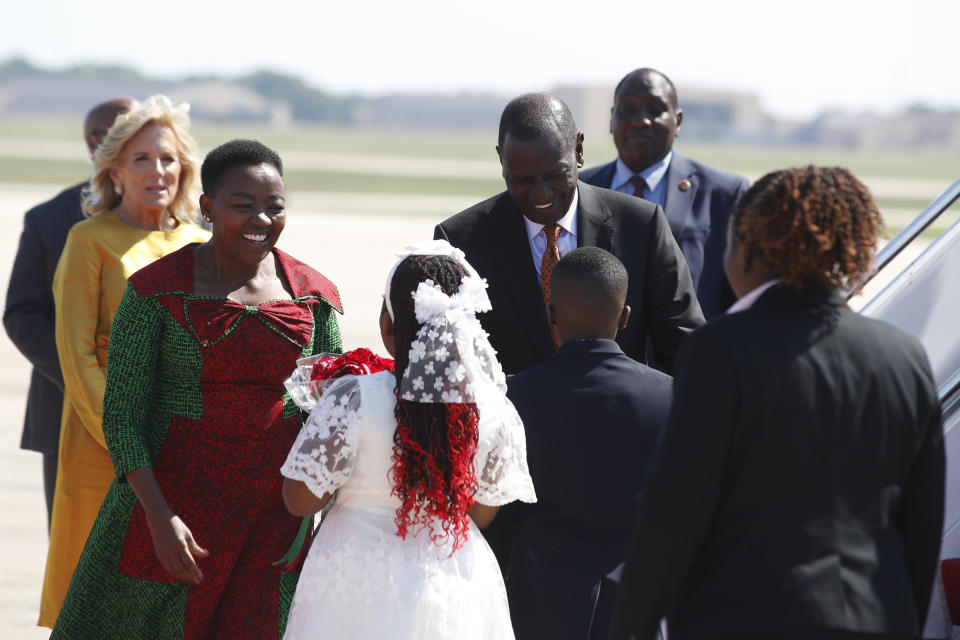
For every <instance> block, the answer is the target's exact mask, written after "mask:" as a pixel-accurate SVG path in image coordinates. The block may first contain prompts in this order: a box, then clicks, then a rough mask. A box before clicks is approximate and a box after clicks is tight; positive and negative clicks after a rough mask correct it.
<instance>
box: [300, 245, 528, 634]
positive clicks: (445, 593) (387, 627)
mask: <svg viewBox="0 0 960 640" xmlns="http://www.w3.org/2000/svg"><path fill="white" fill-rule="evenodd" d="M405 254H406V255H405V257H404V258H403V259H402V260H401V261H400V262H399V263H397V265H396V266H395V267H394V269H393V271H392V272H391V274H390V277H389V278H388V281H387V292H386V294H385V296H384V305H383V310H382V312H381V317H380V328H381V335H382V337H383V342H384V346H385V347H386V349H387V351H388V352H389V353H390V354H391V355H393V356H394V357H395V358H396V366H395V370H394V371H393V372H392V373H391V372H390V371H382V372H379V373H372V374H368V375H362V376H346V377H343V378H339V379H337V380H336V381H335V382H334V383H333V384H331V386H330V387H329V388H328V389H327V390H326V391H325V393H324V395H323V396H322V397H321V399H320V401H319V403H318V404H317V406H316V408H314V409H313V411H312V413H311V415H310V418H309V419H308V420H307V423H306V425H305V426H304V429H303V431H302V432H301V434H300V436H299V437H298V439H297V442H296V443H295V444H294V446H293V448H292V450H291V452H290V455H289V456H288V458H287V461H286V464H284V466H283V469H282V472H283V475H284V476H286V479H285V480H284V499H285V500H286V503H287V507H288V508H289V509H290V510H291V511H292V512H293V513H295V514H298V515H303V514H312V513H316V512H317V511H319V510H320V509H321V508H323V506H324V505H326V503H327V502H328V501H329V500H330V498H331V496H332V495H333V494H334V493H335V492H336V504H335V505H334V506H333V508H332V509H331V510H330V512H329V514H328V515H327V516H326V517H325V519H324V522H323V525H322V526H321V527H320V529H319V531H318V533H317V536H316V538H315V539H314V542H313V546H312V549H311V551H310V554H309V556H308V557H307V559H306V562H305V563H304V568H303V571H302V573H301V577H300V582H299V584H298V586H297V592H296V595H295V596H294V601H293V605H292V607H291V610H290V618H289V621H288V624H287V631H286V635H285V636H284V637H285V638H287V639H288V640H290V639H295V640H299V639H304V638H311V639H313V638H332V639H340V638H351V639H358V638H370V639H377V638H391V639H400V640H402V639H410V640H413V639H417V638H431V639H443V638H451V639H453V638H456V639H457V640H463V639H471V638H475V639H478V640H480V639H489V640H501V639H504V638H512V637H513V631H512V628H511V625H510V615H509V611H508V607H507V598H506V592H505V590H504V586H503V579H502V577H501V575H500V570H499V567H498V565H497V562H496V559H495V558H494V556H493V553H492V552H491V551H490V548H489V546H487V544H486V542H485V541H484V539H483V536H481V535H480V532H479V530H478V526H479V527H483V526H485V525H486V524H488V523H489V522H490V520H492V518H493V517H494V515H495V514H496V511H497V507H498V506H500V505H503V504H506V503H508V502H511V501H513V500H518V499H519V500H524V501H527V502H532V501H534V500H535V496H534V491H533V484H532V482H531V480H530V475H529V471H528V470H527V462H526V443H525V439H524V433H523V425H522V423H521V422H520V419H519V418H518V416H517V414H516V411H515V410H514V408H513V405H512V404H511V403H510V401H509V400H507V398H506V396H505V392H506V385H505V380H504V376H503V372H502V371H501V369H500V366H499V364H498V362H497V359H496V356H495V354H494V352H493V349H492V348H491V347H490V343H489V341H488V340H487V337H486V333H485V332H483V330H482V329H481V328H480V324H479V321H478V320H477V317H476V313H477V312H478V311H486V310H489V309H490V301H489V299H488V298H487V294H486V291H485V288H486V283H485V282H484V281H482V280H481V279H480V278H479V276H477V274H476V272H474V271H473V269H472V268H471V267H470V266H469V264H467V263H466V261H465V260H464V259H463V254H462V253H461V252H460V251H458V250H456V249H454V248H453V247H451V246H450V245H449V244H448V243H446V242H444V241H435V242H427V243H424V244H422V245H420V246H411V247H408V248H407V250H406V251H405Z"/></svg>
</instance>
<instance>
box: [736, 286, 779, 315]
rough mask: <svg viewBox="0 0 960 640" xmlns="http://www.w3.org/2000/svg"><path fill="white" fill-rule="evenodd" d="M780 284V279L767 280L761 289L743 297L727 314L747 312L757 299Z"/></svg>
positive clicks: (755, 289)
mask: <svg viewBox="0 0 960 640" xmlns="http://www.w3.org/2000/svg"><path fill="white" fill-rule="evenodd" d="M778 282H780V278H774V279H773V280H767V281H766V282H764V283H763V284H762V285H760V286H759V287H755V288H754V289H753V290H752V291H750V293H748V294H747V295H745V296H743V297H742V298H740V299H739V300H737V301H736V302H734V303H733V304H732V305H730V308H729V309H727V313H737V312H738V311H746V310H747V309H749V308H750V307H752V306H753V303H754V302H756V301H757V298H759V297H760V296H762V295H763V292H764V291H766V290H767V289H769V288H770V287H772V286H773V285H775V284H777V283H778Z"/></svg>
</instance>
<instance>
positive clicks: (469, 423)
mask: <svg viewBox="0 0 960 640" xmlns="http://www.w3.org/2000/svg"><path fill="white" fill-rule="evenodd" d="M466 275H467V272H466V270H464V268H463V267H462V266H460V264H459V263H457V262H456V261H454V260H453V259H451V258H448V257H446V256H408V257H407V258H405V259H404V260H403V261H402V262H401V263H400V264H399V265H398V266H397V269H396V272H395V273H394V276H393V279H392V281H391V283H390V305H391V308H392V309H393V324H394V344H395V353H396V368H395V371H394V375H395V376H396V387H395V388H394V393H395V395H396V396H397V404H396V408H395V410H394V414H395V415H396V418H397V430H396V432H395V433H394V436H393V465H392V466H391V468H390V481H391V482H392V483H393V492H392V493H393V495H395V496H396V497H398V498H399V499H400V502H401V506H400V507H399V508H398V509H397V513H396V517H395V522H396V524H397V535H399V536H400V537H401V538H406V535H407V533H408V531H409V530H410V528H411V527H412V528H414V529H415V530H419V529H421V528H423V527H429V529H430V537H431V539H432V540H433V541H434V542H435V543H437V544H442V543H444V542H445V541H446V540H447V539H449V538H450V537H452V538H453V549H454V551H455V550H456V549H458V548H460V547H461V546H462V545H463V543H464V542H465V541H466V539H467V532H468V530H469V527H470V520H469V512H470V508H471V507H472V506H473V495H474V493H475V492H476V490H477V477H476V473H475V472H474V469H473V459H474V456H475V454H476V450H477V437H478V432H477V423H478V419H479V414H478V412H477V405H476V404H474V403H440V402H436V403H423V402H408V401H406V400H404V399H403V398H401V397H400V395H399V393H398V392H397V389H399V388H400V381H401V378H402V376H403V372H404V371H405V370H406V368H407V364H408V362H409V351H410V345H411V343H412V342H413V341H414V340H415V339H416V337H417V332H418V331H419V330H420V326H421V325H420V324H419V323H418V322H417V319H416V315H415V314H414V306H413V305H414V303H413V295H412V294H413V292H414V291H415V290H416V288H417V286H418V285H419V284H420V283H421V282H424V281H426V280H432V281H433V282H434V283H435V284H437V285H439V286H440V288H441V289H442V290H443V291H444V293H446V294H447V295H453V294H455V293H456V292H457V290H458V289H459V288H460V281H461V279H462V278H463V277H464V276H466Z"/></svg>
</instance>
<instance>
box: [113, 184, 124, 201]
mask: <svg viewBox="0 0 960 640" xmlns="http://www.w3.org/2000/svg"><path fill="white" fill-rule="evenodd" d="M113 188H114V189H116V191H117V195H118V196H120V197H121V198H122V197H123V185H122V184H119V183H118V184H115V185H113Z"/></svg>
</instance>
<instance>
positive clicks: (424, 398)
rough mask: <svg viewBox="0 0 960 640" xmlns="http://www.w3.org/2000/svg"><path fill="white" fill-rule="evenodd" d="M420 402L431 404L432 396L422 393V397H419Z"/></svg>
mask: <svg viewBox="0 0 960 640" xmlns="http://www.w3.org/2000/svg"><path fill="white" fill-rule="evenodd" d="M420 402H433V394H432V393H424V394H423V395H421V396H420Z"/></svg>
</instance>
